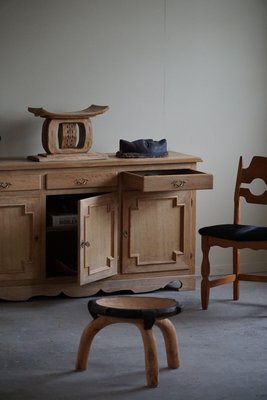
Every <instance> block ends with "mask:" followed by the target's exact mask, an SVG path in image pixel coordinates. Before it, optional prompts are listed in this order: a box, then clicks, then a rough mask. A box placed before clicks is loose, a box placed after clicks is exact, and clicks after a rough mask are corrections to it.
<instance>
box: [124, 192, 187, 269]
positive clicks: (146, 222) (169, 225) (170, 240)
mask: <svg viewBox="0 0 267 400" xmlns="http://www.w3.org/2000/svg"><path fill="white" fill-rule="evenodd" d="M193 201H194V195H193V194H192V193H191V192H190V191H185V192H175V193H174V192H167V193H159V192H155V193H150V194H144V193H140V192H128V193H125V195H124V198H123V235H122V252H123V263H122V264H123V273H134V272H153V271H174V270H176V271H177V270H178V271H187V273H188V270H190V269H191V270H192V269H193V267H194V257H193V254H194V236H193V232H194V213H193Z"/></svg>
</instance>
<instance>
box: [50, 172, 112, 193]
mask: <svg viewBox="0 0 267 400" xmlns="http://www.w3.org/2000/svg"><path fill="white" fill-rule="evenodd" d="M117 181H118V177H117V173H115V172H105V173H103V172H102V173H97V172H88V171H85V172H76V173H70V174H56V173H51V174H47V175H46V189H80V188H84V187H88V188H90V187H91V188H92V187H93V188H94V187H99V186H106V187H112V186H117Z"/></svg>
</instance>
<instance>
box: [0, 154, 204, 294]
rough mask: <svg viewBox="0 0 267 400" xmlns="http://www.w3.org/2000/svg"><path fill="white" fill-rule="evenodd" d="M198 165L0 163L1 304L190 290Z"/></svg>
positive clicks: (112, 160) (179, 160) (200, 176)
mask: <svg viewBox="0 0 267 400" xmlns="http://www.w3.org/2000/svg"><path fill="white" fill-rule="evenodd" d="M200 161H201V159H200V158H199V157H196V156H190V155H186V154H181V153H175V152H169V155H168V156H167V157H162V158H125V159H123V158H117V157H116V156H115V155H114V154H108V155H105V156H104V155H103V158H100V159H95V160H90V159H89V160H88V161H71V162H66V161H54V162H51V161H43V162H34V161H29V160H26V159H2V160H1V161H0V224H1V231H0V298H1V299H6V300H27V299H29V298H30V297H32V296H37V295H46V296H55V295H58V294H60V293H64V294H66V295H68V296H71V297H80V296H89V295H93V294H96V293H97V292H98V291H99V290H103V291H105V292H114V291H119V290H132V291H133V292H144V291H150V290H156V289H158V288H161V287H164V286H166V285H167V284H169V283H170V282H173V281H180V282H181V283H182V285H183V286H182V288H183V289H184V290H190V289H194V287H195V276H194V273H195V269H194V268H195V266H194V264H195V198H196V196H195V193H196V190H197V189H210V188H212V175H210V174H206V173H202V172H200V171H197V163H198V162H200Z"/></svg>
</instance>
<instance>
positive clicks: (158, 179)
mask: <svg viewBox="0 0 267 400" xmlns="http://www.w3.org/2000/svg"><path fill="white" fill-rule="evenodd" d="M123 183H124V184H126V185H127V186H128V187H130V188H132V189H137V190H140V191H142V192H159V191H168V190H195V189H212V187H213V176H212V175H211V174H207V173H205V172H201V171H195V170H193V169H184V168H183V169H172V170H160V171H158V170H156V171H134V172H123Z"/></svg>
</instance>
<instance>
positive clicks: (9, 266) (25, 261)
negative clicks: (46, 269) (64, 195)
mask: <svg viewBox="0 0 267 400" xmlns="http://www.w3.org/2000/svg"><path fill="white" fill-rule="evenodd" d="M0 227H1V229H0V278H1V280H21V279H38V278H40V277H41V204H40V198H39V197H37V196H36V197H34V196H31V197H30V196H29V197H26V196H25V197H15V196H12V197H3V198H0Z"/></svg>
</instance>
